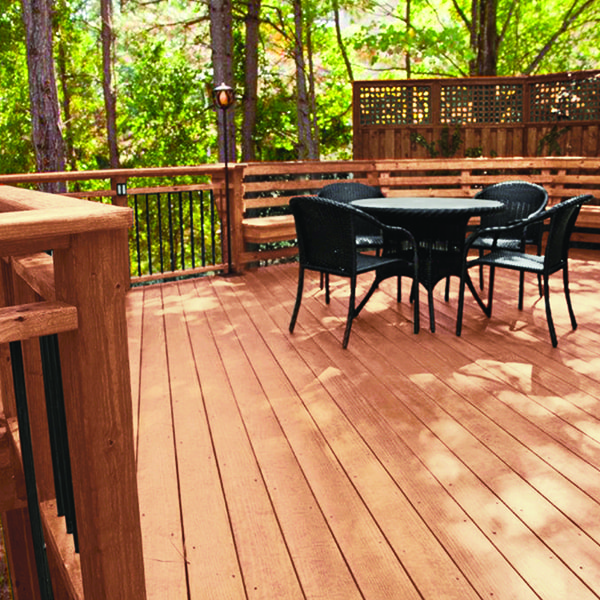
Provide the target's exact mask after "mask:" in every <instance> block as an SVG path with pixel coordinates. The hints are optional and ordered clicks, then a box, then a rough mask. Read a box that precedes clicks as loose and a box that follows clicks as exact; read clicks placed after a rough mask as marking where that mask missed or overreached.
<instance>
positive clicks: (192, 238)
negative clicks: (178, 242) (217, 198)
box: [189, 191, 196, 269]
mask: <svg viewBox="0 0 600 600" xmlns="http://www.w3.org/2000/svg"><path fill="white" fill-rule="evenodd" d="M189 200H190V202H189V204H190V249H191V253H192V269H193V268H194V267H195V266H196V238H195V236H194V192H192V191H190V192H189Z"/></svg>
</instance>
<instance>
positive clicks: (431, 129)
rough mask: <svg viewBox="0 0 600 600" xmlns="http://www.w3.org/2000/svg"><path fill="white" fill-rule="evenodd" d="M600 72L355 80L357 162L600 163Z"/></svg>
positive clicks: (354, 140) (354, 122) (354, 110)
mask: <svg viewBox="0 0 600 600" xmlns="http://www.w3.org/2000/svg"><path fill="white" fill-rule="evenodd" d="M599 125H600V71H580V72H572V73H559V74H553V75H540V76H521V77H471V78H466V79H409V80H402V81H357V82H354V86H353V132H354V138H353V149H354V158H355V159H356V160H363V159H385V158H427V157H434V156H440V157H452V156H456V157H459V156H466V157H476V156H488V157H494V156H551V155H554V156H599V155H600V142H599V139H598V127H599Z"/></svg>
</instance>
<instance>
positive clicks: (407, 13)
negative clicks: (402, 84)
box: [404, 0, 412, 79]
mask: <svg viewBox="0 0 600 600" xmlns="http://www.w3.org/2000/svg"><path fill="white" fill-rule="evenodd" d="M410 16H411V15H410V0H406V10H405V17H406V37H407V39H410V29H411V27H412V23H411V19H410ZM404 68H405V70H406V79H410V78H411V62H410V46H409V45H408V44H407V47H406V51H405V54H404Z"/></svg>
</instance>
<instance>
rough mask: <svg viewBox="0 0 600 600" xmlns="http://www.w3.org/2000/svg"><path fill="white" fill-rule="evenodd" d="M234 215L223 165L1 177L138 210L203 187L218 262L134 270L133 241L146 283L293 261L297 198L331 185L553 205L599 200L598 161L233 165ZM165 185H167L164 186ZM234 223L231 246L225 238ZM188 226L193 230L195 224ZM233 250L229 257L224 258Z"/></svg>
mask: <svg viewBox="0 0 600 600" xmlns="http://www.w3.org/2000/svg"><path fill="white" fill-rule="evenodd" d="M229 168H230V173H229V185H230V187H229V196H230V212H231V215H230V218H228V214H227V210H226V193H225V186H224V180H225V177H224V166H223V165H204V166H197V167H174V168H172V169H167V168H161V169H121V170H113V171H93V172H87V173H54V174H32V175H11V176H0V184H2V183H20V184H21V183H28V184H32V183H38V182H40V181H42V180H64V181H67V182H75V181H79V180H84V179H106V180H107V181H108V182H109V187H110V189H107V190H100V191H97V192H93V193H92V192H69V195H74V196H77V197H85V198H87V199H96V200H98V199H104V200H106V198H109V199H110V200H111V201H112V202H113V203H115V204H117V205H121V206H125V205H129V206H134V199H135V197H136V194H141V193H146V192H150V191H151V192H157V193H158V192H161V193H163V194H164V193H166V194H169V193H175V192H182V191H185V190H190V189H200V188H202V189H205V190H209V191H211V193H213V194H214V197H215V202H216V209H217V211H218V213H219V220H220V223H221V229H220V234H221V235H222V236H223V238H222V239H219V243H222V251H221V253H220V254H219V258H220V259H221V260H217V261H213V262H210V261H209V262H208V264H206V265H203V266H200V267H195V268H189V266H186V268H178V269H170V268H168V269H166V270H164V271H162V272H158V273H139V272H136V270H135V268H133V265H135V257H134V252H135V249H134V244H133V243H132V242H131V240H132V239H133V238H132V236H133V233H132V234H130V251H131V255H132V258H131V264H132V281H140V282H143V281H149V280H155V279H161V278H162V279H164V278H167V277H176V276H181V275H189V274H197V273H206V272H223V271H226V270H227V269H228V268H229V264H228V263H229V262H230V263H231V268H232V269H233V270H235V271H242V270H243V269H244V268H246V267H247V266H248V265H250V264H264V263H265V262H266V261H270V260H274V259H282V258H286V257H290V256H293V255H294V254H295V253H296V252H297V250H296V247H295V236H296V234H295V227H294V223H293V220H292V217H291V215H290V214H289V210H288V202H289V199H290V198H291V197H292V196H295V195H299V194H311V193H317V192H318V191H319V189H320V188H322V187H323V186H324V185H327V184H328V183H331V182H332V181H336V180H340V179H348V178H352V179H354V180H356V181H362V182H365V183H369V184H371V185H378V186H380V187H381V188H382V189H383V191H384V192H385V193H386V194H387V195H404V196H430V195H436V196H463V197H468V196H472V195H474V194H475V193H476V192H477V191H478V190H479V189H481V188H483V187H485V186H487V185H490V184H493V183H496V182H498V181H503V180H506V179H526V180H529V181H534V182H536V183H539V184H540V185H542V186H544V187H545V188H547V189H548V192H549V194H550V202H551V203H554V202H557V201H558V200H560V199H561V198H565V197H569V196H574V195H578V194H582V193H590V194H593V195H594V196H595V197H596V198H600V158H575V157H568V158H559V157H556V158H554V157H551V158H522V157H521V158H520V157H513V158H471V159H466V158H465V159H403V160H357V161H318V162H283V163H282V162H278V163H248V164H246V163H240V164H233V165H230V167H229ZM142 177H145V178H148V177H155V178H162V180H163V181H162V183H160V185H159V184H157V185H156V186H154V187H148V186H145V187H136V186H135V181H136V179H139V178H142ZM178 177H186V178H189V177H197V178H200V177H202V178H204V179H205V180H206V181H205V182H203V183H197V184H190V183H176V182H175V178H178ZM165 180H166V181H165ZM599 211H600V209H599V208H598V206H597V205H586V206H584V208H583V210H582V211H581V215H580V217H579V220H578V223H577V226H578V229H577V231H576V233H575V235H574V237H573V239H574V240H575V242H576V243H582V244H598V243H600V212H599ZM228 224H229V225H230V228H231V238H230V243H229V244H227V243H225V242H226V235H227V233H228V230H229V227H228ZM185 226H186V227H188V228H190V229H193V227H192V224H190V223H186V225H185ZM228 248H230V249H231V258H230V259H229V258H228V256H227V251H228Z"/></svg>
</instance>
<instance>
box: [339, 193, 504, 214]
mask: <svg viewBox="0 0 600 600" xmlns="http://www.w3.org/2000/svg"><path fill="white" fill-rule="evenodd" d="M351 204H352V205H354V206H356V207H357V208H361V209H363V210H366V211H368V212H371V211H373V212H375V211H377V212H379V211H382V212H388V213H402V214H403V215H414V216H445V215H472V216H476V215H483V214H490V213H495V212H499V211H501V210H503V209H504V204H502V202H498V201H496V200H483V199H478V198H440V197H438V198H421V197H417V198H408V197H405V196H403V197H395V198H394V197H386V198H368V199H364V200H354V201H353V202H352V203H351Z"/></svg>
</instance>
